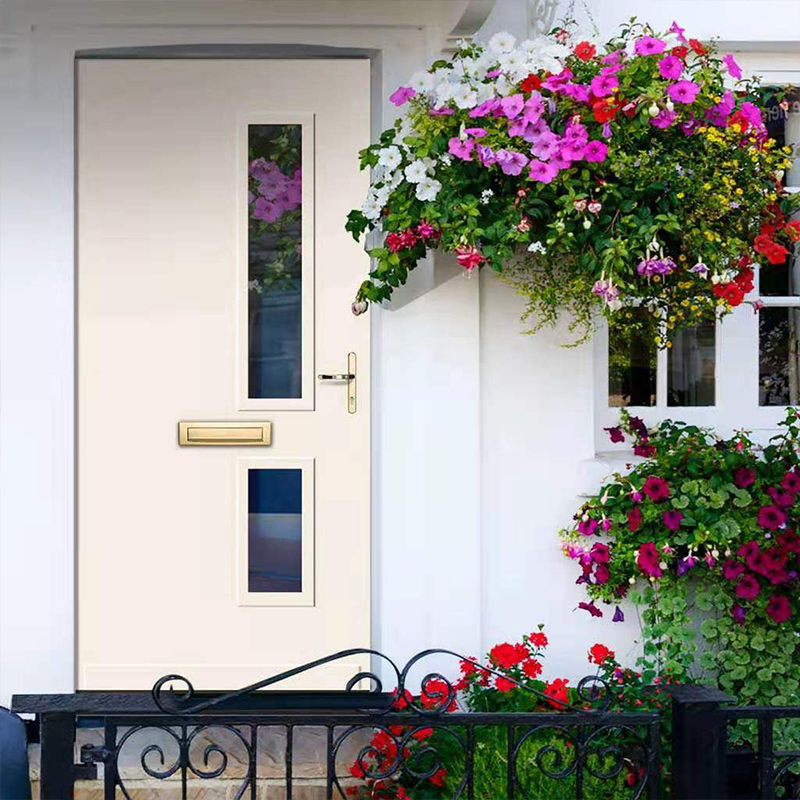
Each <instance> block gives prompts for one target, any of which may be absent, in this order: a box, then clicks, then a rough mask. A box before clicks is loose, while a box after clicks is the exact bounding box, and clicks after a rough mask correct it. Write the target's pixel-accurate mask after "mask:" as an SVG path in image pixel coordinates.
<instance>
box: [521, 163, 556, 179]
mask: <svg viewBox="0 0 800 800" xmlns="http://www.w3.org/2000/svg"><path fill="white" fill-rule="evenodd" d="M528 175H529V176H530V178H531V180H533V181H538V182H539V183H550V181H552V180H553V178H555V176H556V175H558V168H557V167H556V166H555V165H554V164H553V163H552V162H550V163H547V162H545V161H539V160H538V159H535V158H534V159H531V162H530V164H529V165H528Z"/></svg>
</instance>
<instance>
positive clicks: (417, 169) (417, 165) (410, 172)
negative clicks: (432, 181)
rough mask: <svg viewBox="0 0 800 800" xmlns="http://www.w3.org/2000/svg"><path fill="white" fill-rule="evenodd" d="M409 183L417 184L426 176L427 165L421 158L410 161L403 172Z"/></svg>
mask: <svg viewBox="0 0 800 800" xmlns="http://www.w3.org/2000/svg"><path fill="white" fill-rule="evenodd" d="M404 173H405V176H406V180H407V181H408V182H409V183H419V182H420V181H421V180H423V179H424V178H426V177H427V176H428V165H427V164H426V163H425V161H423V160H422V159H421V158H418V159H417V160H416V161H412V162H411V163H410V164H409V165H408V166H407V167H406V168H405V170H404Z"/></svg>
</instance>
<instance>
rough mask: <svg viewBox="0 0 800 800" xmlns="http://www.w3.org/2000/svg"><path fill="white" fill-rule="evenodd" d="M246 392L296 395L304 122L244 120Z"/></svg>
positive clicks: (299, 375)
mask: <svg viewBox="0 0 800 800" xmlns="http://www.w3.org/2000/svg"><path fill="white" fill-rule="evenodd" d="M248 142H249V153H248V156H249V180H248V189H249V192H248V207H249V216H248V298H249V303H248V307H249V314H248V341H249V351H248V352H249V390H248V397H250V398H299V397H301V396H302V325H301V322H302V263H301V254H302V246H301V244H302V241H301V231H302V219H301V216H302V211H301V197H302V171H301V161H302V126H300V125H249V126H248Z"/></svg>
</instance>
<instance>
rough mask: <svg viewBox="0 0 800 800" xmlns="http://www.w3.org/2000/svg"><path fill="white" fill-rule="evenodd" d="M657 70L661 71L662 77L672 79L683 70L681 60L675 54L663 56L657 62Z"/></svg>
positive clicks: (675, 78)
mask: <svg viewBox="0 0 800 800" xmlns="http://www.w3.org/2000/svg"><path fill="white" fill-rule="evenodd" d="M658 71H659V72H660V73H661V77H662V78H667V79H668V80H671V81H674V80H677V79H678V78H680V76H681V73H682V72H683V61H681V60H680V59H679V58H678V57H677V56H664V58H662V59H661V61H659V62H658Z"/></svg>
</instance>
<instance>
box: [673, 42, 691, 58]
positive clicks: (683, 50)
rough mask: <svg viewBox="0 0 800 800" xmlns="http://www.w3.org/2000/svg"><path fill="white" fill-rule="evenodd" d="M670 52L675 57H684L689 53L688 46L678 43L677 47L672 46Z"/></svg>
mask: <svg viewBox="0 0 800 800" xmlns="http://www.w3.org/2000/svg"><path fill="white" fill-rule="evenodd" d="M670 53H672V55H673V56H676V57H677V58H686V56H688V55H689V48H688V47H686V45H683V44H679V45H678V46H677V47H673V48H672V50H670Z"/></svg>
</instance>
